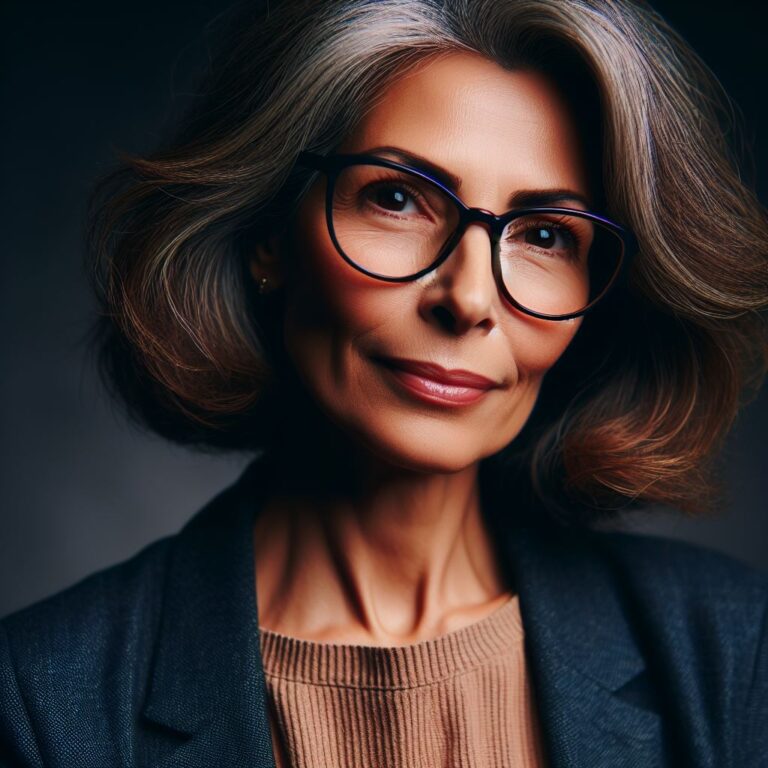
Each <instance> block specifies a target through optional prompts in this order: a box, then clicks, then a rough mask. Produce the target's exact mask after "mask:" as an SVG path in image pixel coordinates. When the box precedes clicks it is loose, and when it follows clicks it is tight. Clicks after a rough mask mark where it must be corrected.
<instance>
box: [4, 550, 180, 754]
mask: <svg viewBox="0 0 768 768" xmlns="http://www.w3.org/2000/svg"><path fill="white" fill-rule="evenodd" d="M172 539H173V537H171V536H169V537H165V538H163V539H160V540H158V541H156V542H154V543H152V544H149V545H148V546H146V547H144V548H143V549H142V550H140V551H139V552H137V553H136V554H135V555H133V556H132V557H130V558H128V559H127V560H125V561H123V562H120V563H117V564H115V565H112V566H110V567H108V568H104V569H103V570H100V571H97V572H95V573H92V574H91V575H89V576H87V577H85V578H83V579H81V580H80V581H78V582H77V583H75V584H73V585H72V586H70V587H67V588H66V589H63V590H60V591H59V592H57V593H55V594H52V595H50V596H49V597H46V598H45V599H43V600H40V601H38V602H36V603H33V604H32V605H29V606H27V607H25V608H22V609H21V610H18V611H16V612H14V613H11V614H9V615H7V616H5V617H4V618H3V619H1V620H0V763H2V764H3V765H5V764H6V763H5V762H3V760H4V759H8V760H9V761H10V764H12V765H13V764H20V765H25V766H26V765H30V766H32V765H35V766H37V765H42V758H41V753H40V751H39V746H38V743H37V739H38V738H39V736H38V735H36V734H40V733H44V734H52V733H55V732H56V728H57V725H61V724H64V723H66V721H67V718H65V717H63V712H62V709H61V708H62V707H66V708H67V709H68V710H69V711H70V712H82V713H86V712H94V713H95V712H99V713H101V714H100V716H99V717H98V718H93V719H90V718H89V719H86V718H85V717H83V719H82V721H81V727H82V731H83V733H82V734H81V735H82V738H83V739H84V740H85V741H93V743H102V742H104V740H105V739H106V738H107V733H106V732H102V729H107V730H108V729H109V728H110V727H111V726H110V722H109V718H110V716H111V714H112V710H113V709H114V704H115V702H123V703H126V704H127V703H128V702H131V701H137V700H138V699H139V697H140V696H141V695H142V693H143V691H142V685H143V682H141V681H143V679H144V677H146V676H145V675H141V674H136V672H137V670H136V669H135V667H136V665H140V664H142V663H144V660H145V659H146V658H148V656H149V649H150V648H151V643H152V638H153V637H154V635H155V632H156V628H157V624H158V622H159V618H160V614H161V610H162V606H161V597H162V582H163V579H164V573H165V570H166V560H167V557H168V552H169V549H170V547H169V545H170V542H171V541H172ZM106 679H108V680H109V681H110V684H109V686H105V685H104V682H105V680H106ZM33 724H34V725H33ZM83 743H85V742H83ZM72 757H73V759H74V755H73V756H72Z"/></svg>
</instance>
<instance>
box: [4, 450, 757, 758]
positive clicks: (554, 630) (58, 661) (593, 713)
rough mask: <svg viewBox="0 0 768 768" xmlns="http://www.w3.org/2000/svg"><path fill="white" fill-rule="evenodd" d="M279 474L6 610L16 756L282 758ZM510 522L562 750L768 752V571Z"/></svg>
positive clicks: (8, 725) (537, 683)
mask: <svg viewBox="0 0 768 768" xmlns="http://www.w3.org/2000/svg"><path fill="white" fill-rule="evenodd" d="M267 475H268V472H267V468H266V466H265V465H264V464H263V461H262V460H261V459H256V460H254V461H253V462H252V463H251V465H250V466H249V467H248V468H247V469H246V470H245V471H244V472H243V474H242V475H241V476H240V478H239V479H238V480H237V482H235V483H233V484H232V485H231V486H229V487H228V488H226V489H225V490H224V491H222V492H221V493H220V494H219V495H218V496H216V497H215V498H214V499H213V500H211V501H210V502H209V503H208V504H207V505H206V506H205V507H203V508H202V509H201V510H200V511H199V512H197V514H195V515H194V517H192V519H191V520H190V521H189V522H188V523H187V524H186V525H185V526H184V527H183V528H182V530H180V531H179V532H178V533H177V534H175V535H173V536H168V537H165V538H163V539H160V540H159V541H156V542H154V543H153V544H150V545H149V546H147V547H145V548H144V549H143V550H141V551H140V552H138V553H137V554H136V555H134V556H133V557H131V558H130V559H128V560H126V561H125V562H122V563H119V564H117V565H114V566H112V567H110V568H107V569H104V570H102V571H99V572H97V573H94V574H92V575H91V576H89V577H87V578H85V579H83V580H82V581H80V582H78V583H77V584H75V585H73V586H71V587H69V588H67V589H65V590H63V591H61V592H58V593H57V594H55V595H52V596H51V597H48V598H46V599H45V600H42V601H40V602H37V603H35V604H33V605H31V606H28V607H27V608H24V609H22V610H20V611H16V612H15V613H13V614H10V615H8V616H6V617H4V618H3V619H2V620H0V766H2V768H32V767H34V768H139V767H141V768H215V767H218V766H221V768H241V767H242V768H272V767H273V766H274V764H275V763H274V758H273V754H272V742H271V737H270V730H269V719H268V711H267V700H266V685H265V679H264V673H263V669H262V664H261V658H260V655H259V635H258V606H257V603H256V591H255V588H254V563H253V542H252V522H253V516H254V514H255V513H256V512H257V510H258V508H259V504H260V501H261V500H262V499H263V496H262V495H261V492H262V490H263V489H264V488H266V487H267V485H268V483H267V480H268V477H267ZM496 533H497V540H498V543H499V547H500V551H501V552H503V553H504V555H505V557H506V562H507V564H508V567H509V574H510V577H511V578H512V579H513V583H514V589H515V590H516V591H517V592H518V594H519V597H520V611H521V614H522V618H523V627H524V631H525V649H526V658H527V662H528V664H529V665H530V675H531V684H532V686H533V692H534V698H535V701H536V702H537V708H538V712H539V717H540V720H541V726H542V736H543V739H544V746H545V751H546V760H547V764H548V765H549V766H552V768H566V767H568V768H576V767H577V766H578V767H579V768H609V767H610V768H621V767H625V768H630V767H635V768H640V767H641V766H642V767H643V768H646V767H647V766H669V768H685V767H686V766H690V767H691V768H693V767H694V766H695V768H729V767H731V766H734V767H735V766H739V768H766V766H768V629H766V621H767V619H766V615H767V613H766V605H767V601H768V576H767V575H766V574H764V573H762V572H760V571H758V570H755V569H752V568H750V567H748V566H746V565H743V564H741V563H739V562H738V561H736V560H734V559H731V558H729V557H727V556H725V555H721V554H717V553H715V552H712V551H709V550H706V549H703V548H698V547H694V546H692V545H689V544H683V543H680V542H674V541H672V540H668V539H663V538H657V537H647V536H640V535H637V534H629V533H619V532H615V531H614V532H607V531H602V532H583V533H574V532H569V533H567V534H564V533H560V534H555V533H552V532H551V531H547V532H545V531H544V529H541V528H538V527H533V526H531V525H528V524H526V525H520V526H511V525H510V526H506V527H505V528H504V529H499V530H498V532H496ZM333 768H347V767H336V766H334V767H333ZM349 768H352V767H351V766H350V767H349ZM435 768H439V767H437V766H436V767H435ZM505 768H506V767H505ZM510 768H511V767H510Z"/></svg>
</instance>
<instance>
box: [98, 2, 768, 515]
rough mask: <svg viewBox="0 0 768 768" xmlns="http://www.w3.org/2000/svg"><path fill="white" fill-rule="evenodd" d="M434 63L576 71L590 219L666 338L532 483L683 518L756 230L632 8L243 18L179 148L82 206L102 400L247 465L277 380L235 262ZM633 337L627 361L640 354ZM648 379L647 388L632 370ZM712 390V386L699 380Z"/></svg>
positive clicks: (757, 327) (586, 410)
mask: <svg viewBox="0 0 768 768" xmlns="http://www.w3.org/2000/svg"><path fill="white" fill-rule="evenodd" d="M452 51H472V52H477V53H480V54H482V55H484V56H487V57H489V58H491V59H493V60H495V61H497V62H499V63H500V64H502V65H503V66H506V67H521V66H532V67H538V68H541V69H544V70H547V69H551V68H554V69H553V71H558V72H559V73H560V75H562V76H565V72H566V69H568V68H567V67H563V66H560V69H559V70H558V69H557V66H558V65H557V62H558V61H561V60H567V58H568V57H571V59H573V60H574V61H578V62H579V63H580V66H581V69H582V70H583V73H584V74H585V77H587V79H588V80H589V81H590V82H591V83H592V86H593V88H594V92H595V98H596V102H595V103H596V104H597V106H598V107H599V115H593V119H595V120H596V126H597V128H598V129H599V131H598V134H597V139H596V140H598V141H599V147H598V149H599V154H600V160H601V162H600V164H599V169H598V172H599V176H600V183H601V185H602V194H603V196H604V202H605V210H604V211H603V212H604V213H606V214H607V215H609V216H610V217H612V218H614V219H615V220H618V221H620V222H622V223H624V224H626V225H628V226H629V227H630V228H631V229H633V230H634V232H635V233H636V235H637V237H638V241H639V245H640V253H639V254H638V256H637V258H636V259H635V262H634V269H633V272H632V274H631V281H630V282H631V292H632V294H633V296H634V297H635V300H636V301H637V302H639V305H641V306H642V307H644V308H645V311H648V312H651V310H652V311H653V312H656V313H658V314H659V315H660V316H662V317H663V318H667V319H666V320H663V319H662V320H658V321H657V320H654V323H656V324H657V327H659V328H663V329H664V331H663V333H664V335H665V336H668V337H669V338H663V339H656V347H655V348H654V352H653V354H652V353H651V352H645V353H643V352H641V351H636V354H635V356H634V357H633V358H631V359H630V358H628V357H626V356H625V357H623V358H622V357H621V356H620V355H619V357H617V358H616V360H617V362H616V363H615V364H614V365H613V367H611V366H607V367H606V370H605V371H604V372H603V373H602V374H601V376H602V378H600V377H597V378H596V377H595V376H593V377H592V378H588V379H587V378H585V379H584V380H583V381H582V383H581V386H580V389H579V390H578V392H580V393H581V394H582V395H583V398H582V400H578V401H577V398H576V397H575V396H574V399H573V401H571V402H570V403H569V404H568V408H561V413H560V414H559V415H558V416H557V418H556V419H554V420H550V422H549V423H548V424H547V426H546V428H544V427H542V428H541V431H540V432H539V433H537V435H536V438H535V440H533V442H532V443H531V445H532V446H533V447H532V453H531V456H533V457H534V459H533V461H534V463H535V464H536V466H537V467H538V469H536V468H534V469H533V470H532V471H533V474H534V476H535V477H540V476H541V473H542V472H543V470H542V467H543V466H544V465H545V464H547V462H550V463H552V462H553V461H554V462H555V463H557V462H559V464H560V465H564V466H565V468H566V472H565V475H566V477H565V483H566V485H570V486H572V487H573V488H575V489H577V490H580V491H581V492H584V493H587V492H589V493H591V494H592V496H593V497H595V498H597V497H598V496H599V495H600V493H602V492H605V493H608V494H609V495H611V494H612V495H613V496H611V497H612V498H613V497H615V496H618V497H620V498H624V499H626V498H630V499H632V498H644V499H650V500H664V501H669V502H671V503H676V504H678V505H679V506H681V507H685V506H686V505H687V504H688V503H689V501H690V499H692V498H693V497H694V495H696V494H694V491H693V488H694V486H699V487H700V488H701V489H706V488H707V486H706V483H704V482H703V476H702V475H701V472H700V468H701V463H702V461H703V460H704V458H706V457H707V456H708V455H710V454H711V453H712V451H713V450H714V447H715V446H716V445H717V443H718V440H719V438H720V437H721V436H722V435H723V434H724V432H725V431H726V430H727V428H728V427H729V426H730V424H731V422H732V420H733V418H734V416H735V413H736V409H737V407H738V404H739V393H740V392H741V391H742V390H743V389H744V387H745V385H746V382H749V381H752V382H757V381H759V380H761V377H762V376H763V375H764V373H765V366H766V345H765V333H764V326H763V325H762V324H761V320H760V318H759V316H758V313H759V311H760V310H763V309H764V308H765V306H766V303H768V274H767V270H766V242H768V222H767V220H766V214H765V211H764V209H763V208H762V207H761V206H760V204H759V203H758V201H757V199H756V197H755V194H754V192H753V191H752V190H751V189H749V188H748V187H747V186H746V185H745V184H744V183H743V182H742V180H741V178H740V175H739V169H738V165H737V158H736V156H735V152H734V150H733V148H732V147H731V146H730V145H729V144H728V142H727V140H726V136H725V131H724V129H723V125H724V122H723V121H726V122H727V121H728V120H730V119H731V106H730V103H729V102H728V99H727V97H726V96H725V94H724V93H723V92H722V89H721V87H720V85H719V83H718V82H717V80H716V78H715V77H714V76H713V75H712V74H711V72H710V71H709V70H708V69H707V67H706V66H705V64H704V63H703V62H702V61H701V60H700V59H699V58H698V56H697V55H696V54H695V53H694V52H693V51H692V50H691V49H690V48H689V47H688V46H687V44H686V43H685V41H684V40H683V39H682V38H681V37H680V36H679V35H678V34H677V33H676V32H675V31H674V30H673V29H671V28H670V27H669V25H668V24H667V23H666V22H665V21H664V20H663V18H661V17H660V16H659V15H658V14H657V13H655V12H654V11H653V10H651V9H650V8H649V7H648V6H646V5H641V4H638V3H634V2H629V1H628V0H377V1H375V2H374V1H372V0H322V1H320V2H318V1H317V0H284V2H280V3H279V4H277V5H276V6H275V7H273V8H272V9H270V11H269V12H268V13H266V14H264V13H263V12H261V11H258V12H257V11H255V10H254V9H253V8H252V4H249V5H248V6H245V7H244V9H243V10H241V11H240V12H239V13H238V15H237V16H236V21H235V23H234V24H233V25H232V26H231V28H230V31H229V33H228V34H227V36H226V37H225V44H224V46H223V48H222V51H221V53H220V55H219V56H218V57H217V58H216V59H214V61H213V63H212V65H211V68H210V72H209V74H208V78H207V81H206V84H205V86H204V88H203V90H202V95H201V97H200V99H199V100H198V102H197V103H196V104H195V105H194V107H193V109H192V110H191V111H190V112H189V114H188V115H187V116H186V118H185V119H184V120H183V121H182V123H181V125H180V127H179V129H178V131H177V132H176V134H175V135H174V136H173V137H172V138H171V139H170V141H168V142H166V144H165V146H164V147H163V148H161V149H160V150H158V151H157V152H155V153H153V154H151V155H149V156H147V157H135V156H134V157H129V156H124V158H123V165H122V167H121V168H119V169H117V170H116V171H115V172H114V173H113V174H112V175H111V176H110V177H109V178H107V179H106V180H105V181H104V182H103V183H102V185H100V187H99V188H98V189H97V191H96V192H95V193H94V198H93V201H94V202H93V206H92V212H91V222H92V226H91V229H90V238H89V242H90V253H91V255H92V258H93V267H94V269H93V274H94V276H95V278H96V280H95V287H96V290H97V294H98V296H99V298H100V300H101V302H102V307H103V310H104V311H103V315H104V317H103V318H102V320H101V321H100V323H101V327H100V328H99V332H100V333H99V335H100V337H101V339H102V342H101V343H102V347H101V353H102V363H103V366H104V370H105V371H106V373H107V380H108V382H109V383H110V384H111V386H112V387H113V388H114V389H115V390H116V391H117V393H118V394H119V395H120V396H121V397H122V399H123V400H124V402H125V403H126V404H127V406H128V408H129V410H130V411H131V412H132V413H133V414H134V415H135V416H137V418H138V419H139V420H140V421H142V422H144V423H146V424H149V425H150V426H151V427H152V428H153V429H155V430H156V431H158V432H160V433H161V434H164V435H165V436H167V437H169V438H170V439H173V440H177V441H179V442H187V443H195V444H198V445H201V446H209V447H210V446H217V447H219V448H224V449H235V448H238V447H240V448H242V447H248V448H251V447H253V445H252V443H251V442H249V439H251V440H252V439H254V438H253V435H254V434H257V433H258V430H256V431H254V427H253V424H250V425H249V426H248V434H249V435H250V436H251V437H250V438H247V437H246V435H245V431H246V430H245V428H244V427H243V426H242V425H243V424H245V423H246V419H245V416H244V414H246V413H250V412H252V411H253V409H254V408H255V407H256V405H257V403H258V401H259V399H260V397H261V394H262V390H263V389H264V388H265V387H266V386H267V384H268V382H269V381H270V380H271V377H272V376H273V374H274V370H273V367H272V365H271V364H270V361H269V359H268V354H267V349H266V347H265V328H266V326H267V323H268V319H267V318H265V317H262V316H260V315H259V312H260V311H261V310H259V309H258V307H257V306H256V305H254V303H253V302H252V295H251V289H250V287H249V280H248V274H247V271H246V270H245V269H244V266H243V262H244V257H245V254H246V252H247V248H248V243H249V242H252V238H253V237H262V236H264V234H265V232H267V231H269V230H270V229H272V228H274V227H277V226H280V224H281V222H285V221H286V220H287V219H289V218H290V216H291V215H292V213H293V212H294V211H295V210H296V208H297V206H298V204H299V202H300V201H301V199H302V196H303V194H304V193H305V192H306V190H307V189H308V185H309V184H310V183H311V181H312V177H311V175H310V173H309V172H307V171H305V170H303V169H300V168H297V167H296V166H295V165H294V163H295V160H296V157H297V155H298V153H299V152H300V151H301V150H304V149H314V150H316V151H329V150H332V149H333V148H334V147H335V146H337V145H338V144H339V143H340V142H341V141H342V140H343V138H344V137H345V136H346V135H348V134H349V132H350V131H351V130H352V128H353V127H354V125H355V124H356V122H357V121H359V120H360V118H361V117H362V116H363V115H364V114H365V113H366V111H367V110H369V109H370V108H371V107H372V106H373V104H375V102H376V98H377V96H378V95H380V94H382V93H383V92H384V90H385V88H386V86H387V84H388V83H389V82H391V79H392V78H393V77H399V76H402V75H403V74H404V73H405V72H407V71H408V70H409V69H410V68H411V67H413V66H415V65H416V64H418V63H419V62H420V61H422V60H424V58H425V57H427V56H439V55H443V54H446V53H450V52H452ZM563 57H565V59H563ZM556 79H557V78H556ZM576 100H577V101H578V94H577V98H576ZM584 117H585V119H589V115H588V114H586V113H585V115H584ZM249 238H251V239H250V240H249ZM254 316H255V320H254ZM633 338H634V341H635V342H637V344H638V350H639V348H640V346H641V345H642V344H646V343H647V340H644V339H642V334H640V333H637V334H636V335H635V337H633ZM628 343H629V342H628ZM665 344H667V345H668V346H667V348H666V349H667V351H666V352H665V351H664V350H665V346H664V345H665ZM617 354H619V353H617ZM644 355H645V357H644ZM653 355H655V357H653ZM651 358H653V359H654V361H655V362H654V364H653V366H652V368H653V369H654V370H655V373H653V372H651V373H649V372H648V369H647V368H646V369H645V370H641V369H642V362H643V360H645V361H647V360H648V359H651ZM619 369H621V372H619ZM715 369H716V370H717V371H718V374H717V377H716V378H717V381H715V380H714V379H713V378H712V377H711V376H710V377H709V379H708V380H706V381H705V380H704V379H703V378H702V377H703V376H704V374H705V373H706V372H708V371H710V372H711V371H712V370H715ZM611 392H612V394H607V393H611ZM672 399H676V401H677V402H676V403H675V405H674V407H671V406H670V403H671V402H672ZM715 402H716V403H718V404H719V405H718V408H717V410H718V412H717V414H716V417H713V416H712V415H709V416H707V415H706V412H707V409H710V410H711V409H712V404H713V403H715ZM685 414H687V417H686V419H685V420H684V415H685ZM684 421H687V424H686V423H684ZM608 425H610V427H609V426H608ZM598 427H600V428H601V429H603V433H602V434H601V435H598V434H597V432H596V431H595V430H596V429H597V428H598ZM611 430H612V431H613V433H614V437H615V439H614V441H613V442H611V439H609V438H610V436H609V435H608V434H607V432H608V431H611ZM617 430H618V431H617ZM617 435H618V436H620V437H621V439H618V437H616V436H617ZM691 446H694V447H693V448H692V447H691ZM576 454H578V456H579V457H581V458H578V459H577V458H575V457H576ZM584 456H587V459H586V460H585V459H584V458H583V457H584ZM569 457H570V458H569ZM589 457H592V460H591V463H590V458H589ZM585 462H586V463H585ZM630 464H631V465H632V468H631V471H630V469H629V467H630ZM539 485H540V483H539ZM589 489H592V490H589ZM598 491H600V492H598ZM699 495H700V494H699Z"/></svg>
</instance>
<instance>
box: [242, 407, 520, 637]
mask: <svg viewBox="0 0 768 768" xmlns="http://www.w3.org/2000/svg"><path fill="white" fill-rule="evenodd" d="M280 434H281V438H280V439H279V440H277V441H276V444H275V445H274V446H273V449H272V450H271V461H270V465H271V467H272V470H271V481H270V482H271V483H273V484H274V485H271V488H272V491H271V493H270V495H269V496H268V498H267V500H266V501H265V503H264V505H263V506H262V509H261V512H260V514H259V515H258V517H257V520H256V524H255V530H254V553H255V560H256V587H257V600H258V606H259V623H260V625H261V626H263V627H265V628H267V629H271V630H273V631H277V632H280V633H282V634H286V635H292V636H296V637H304V638H307V639H317V640H325V641H326V642H331V641H340V642H353V643H357V644H373V645H397V644H402V643H409V642H417V641H418V640H420V639H426V638H428V637H432V636H436V635H437V634H441V633H443V632H445V631H450V630H451V629H455V628H458V627H460V626H463V625H464V624H466V623H469V622H470V621H474V620H477V619H479V618H481V617H482V616H483V615H485V614H486V613H487V612H489V611H490V610H493V609H494V608H495V607H497V606H498V605H499V604H500V602H503V600H504V599H506V597H507V596H508V594H509V589H508V587H506V586H505V583H504V578H503V576H502V573H501V570H500V568H499V565H498V563H497V555H496V552H495V549H494V546H493V542H492V540H491V536H490V535H489V532H488V530H487V528H486V525H485V522H484V518H483V514H482V510H481V503H480V492H479V483H478V464H473V465H471V466H469V467H467V468H465V469H463V470H461V471H459V472H455V473H450V474H434V473H424V472H417V471H413V470H410V469H407V468H403V467H398V466H395V465H393V464H391V463H388V462H387V461H385V460H383V459H381V458H379V457H376V456H374V455H372V454H371V453H369V452H366V451H365V450H363V449H361V448H360V446H359V445H353V444H351V442H350V441H349V440H348V439H346V438H345V437H344V436H343V435H342V434H341V433H340V432H339V431H338V430H337V429H335V428H334V427H333V425H331V424H328V423H327V422H325V421H324V420H323V419H322V418H321V417H320V416H319V414H317V413H314V414H312V413H308V412H307V411H302V413H301V414H300V415H299V414H298V413H297V412H296V411H294V417H293V418H292V420H291V424H290V425H286V424H283V429H282V430H281V432H280ZM310 436H311V437H310Z"/></svg>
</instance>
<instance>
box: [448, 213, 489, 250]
mask: <svg viewBox="0 0 768 768" xmlns="http://www.w3.org/2000/svg"><path fill="white" fill-rule="evenodd" d="M472 224H479V225H481V226H482V227H483V228H484V229H485V230H486V232H487V233H488V237H489V238H490V240H491V247H493V246H495V245H496V241H497V240H498V239H499V235H500V231H499V230H500V223H499V217H498V216H496V214H495V213H492V212H491V211H488V210H486V209H485V208H465V209H464V210H463V211H462V213H461V219H460V221H459V227H458V230H459V231H458V235H459V237H458V239H457V240H456V242H455V243H454V247H456V246H458V244H459V240H461V239H463V237H464V234H465V233H466V231H467V229H468V228H469V227H470V226H471V225H472Z"/></svg>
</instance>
